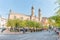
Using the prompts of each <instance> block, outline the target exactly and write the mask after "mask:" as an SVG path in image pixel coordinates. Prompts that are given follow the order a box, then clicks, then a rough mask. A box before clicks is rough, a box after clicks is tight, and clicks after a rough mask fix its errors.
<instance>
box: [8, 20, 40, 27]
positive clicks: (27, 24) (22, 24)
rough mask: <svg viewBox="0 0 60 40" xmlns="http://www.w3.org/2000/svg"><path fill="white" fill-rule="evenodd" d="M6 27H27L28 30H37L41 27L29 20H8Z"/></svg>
mask: <svg viewBox="0 0 60 40" xmlns="http://www.w3.org/2000/svg"><path fill="white" fill-rule="evenodd" d="M7 26H8V27H29V28H38V27H41V24H40V23H38V22H35V21H30V20H24V21H23V20H19V19H14V20H8V22H7Z"/></svg>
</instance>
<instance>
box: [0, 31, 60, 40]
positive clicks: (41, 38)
mask: <svg viewBox="0 0 60 40" xmlns="http://www.w3.org/2000/svg"><path fill="white" fill-rule="evenodd" d="M0 40H60V37H58V35H57V34H56V33H55V32H54V31H50V32H49V31H42V32H32V33H25V34H0Z"/></svg>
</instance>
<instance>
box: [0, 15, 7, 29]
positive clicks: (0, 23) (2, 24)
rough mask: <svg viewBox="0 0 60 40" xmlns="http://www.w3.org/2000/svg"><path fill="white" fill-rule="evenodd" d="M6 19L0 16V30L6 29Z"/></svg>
mask: <svg viewBox="0 0 60 40" xmlns="http://www.w3.org/2000/svg"><path fill="white" fill-rule="evenodd" d="M6 23H7V19H5V18H4V17H1V16H0V28H6V27H7V26H6Z"/></svg>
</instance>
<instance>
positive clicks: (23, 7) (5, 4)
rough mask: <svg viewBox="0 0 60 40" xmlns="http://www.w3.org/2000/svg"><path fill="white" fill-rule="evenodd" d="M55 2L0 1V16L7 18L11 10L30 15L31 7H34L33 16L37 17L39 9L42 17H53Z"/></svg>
mask: <svg viewBox="0 0 60 40" xmlns="http://www.w3.org/2000/svg"><path fill="white" fill-rule="evenodd" d="M55 2H56V0H0V15H1V16H4V17H8V14H9V10H10V9H11V10H12V11H14V12H17V13H23V14H26V15H30V14H31V7H32V6H34V9H35V15H38V9H39V8H40V9H41V15H42V16H43V17H50V16H53V15H54V9H55V8H56V7H57V6H56V4H55Z"/></svg>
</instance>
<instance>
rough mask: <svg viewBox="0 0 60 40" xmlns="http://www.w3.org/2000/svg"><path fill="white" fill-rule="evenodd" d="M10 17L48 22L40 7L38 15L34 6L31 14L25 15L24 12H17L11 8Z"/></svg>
mask: <svg viewBox="0 0 60 40" xmlns="http://www.w3.org/2000/svg"><path fill="white" fill-rule="evenodd" d="M8 19H20V20H31V21H36V22H41V23H42V24H44V25H45V23H46V22H47V18H46V17H42V16H41V10H40V9H38V16H35V15H34V7H33V6H32V8H31V15H24V14H22V13H16V12H13V11H12V10H10V12H9V16H8Z"/></svg>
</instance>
